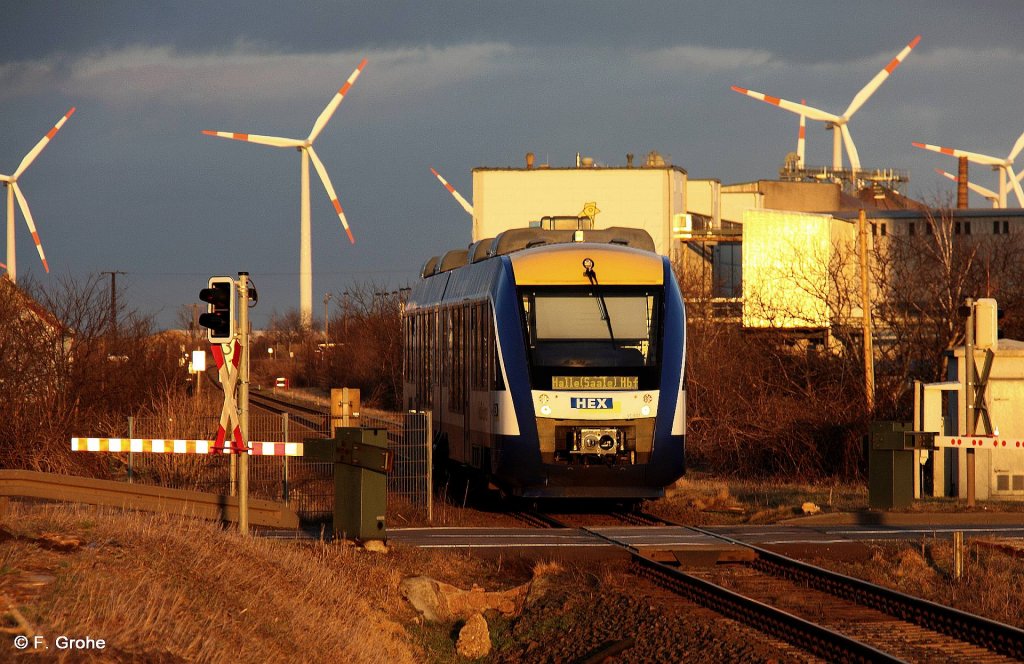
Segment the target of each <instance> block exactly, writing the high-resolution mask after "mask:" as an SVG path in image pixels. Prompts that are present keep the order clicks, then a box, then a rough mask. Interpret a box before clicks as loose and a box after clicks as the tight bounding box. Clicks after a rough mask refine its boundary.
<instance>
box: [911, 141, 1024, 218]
mask: <svg viewBox="0 0 1024 664" xmlns="http://www.w3.org/2000/svg"><path fill="white" fill-rule="evenodd" d="M914 147H915V148H921V149H922V150H931V151H932V152H939V153H941V154H948V155H950V156H953V157H967V159H968V160H969V161H972V162H974V163H975V164H983V165H985V166H991V167H992V168H993V169H998V170H999V207H1001V208H1005V207H1006V185H1007V182H1009V184H1010V185H1011V186H1012V187H1013V191H1014V193H1016V194H1017V202H1018V203H1020V206H1021V207H1024V188H1022V187H1021V184H1020V180H1021V178H1020V177H1018V176H1017V174H1016V173H1014V172H1013V162H1014V160H1016V159H1017V155H1019V154H1020V152H1021V150H1024V133H1022V134H1021V135H1020V136H1019V137H1018V138H1017V142H1016V143H1014V144H1013V149H1011V150H1010V154H1009V155H1007V156H1006V159H1000V158H999V157H992V156H990V155H987V154H979V153H977V152H968V151H967V150H957V149H955V148H944V147H942V146H941V145H929V144H927V143H914ZM1021 175H1022V176H1024V173H1022V174H1021Z"/></svg>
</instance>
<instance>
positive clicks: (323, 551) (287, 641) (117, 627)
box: [0, 504, 420, 662]
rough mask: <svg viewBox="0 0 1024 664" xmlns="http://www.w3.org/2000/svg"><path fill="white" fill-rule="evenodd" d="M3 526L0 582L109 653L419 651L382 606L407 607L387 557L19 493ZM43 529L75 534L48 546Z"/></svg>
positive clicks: (30, 609) (400, 654) (232, 655)
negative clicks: (22, 497) (60, 546)
mask: <svg viewBox="0 0 1024 664" xmlns="http://www.w3.org/2000/svg"><path fill="white" fill-rule="evenodd" d="M0 526H2V528H3V529H4V530H5V531H7V533H9V534H10V535H13V537H11V536H7V537H3V538H0V540H3V541H0V593H2V594H5V595H7V596H8V597H11V598H12V599H13V600H14V602H15V603H16V604H17V605H19V606H20V608H21V612H22V613H23V614H24V615H25V617H26V618H27V619H28V620H29V621H30V622H31V623H32V624H33V625H34V627H35V631H36V632H37V633H39V634H42V635H45V636H47V637H49V638H50V639H53V638H54V637H55V636H57V635H60V634H67V635H76V636H85V635H89V636H92V637H93V638H102V639H105V640H106V642H107V644H109V645H108V647H107V649H106V650H105V651H104V652H103V655H104V656H105V657H108V658H109V661H139V660H144V661H203V662H262V661H309V662H319V661H323V662H327V661H339V660H345V661H351V662H379V661H388V662H415V661H419V659H420V657H419V654H418V650H417V648H416V646H415V645H414V644H412V643H411V641H410V639H409V637H408V636H407V635H406V634H405V632H404V630H403V628H402V627H401V626H399V625H398V624H397V623H396V622H394V620H393V619H392V618H391V617H389V616H388V615H387V614H386V613H385V610H389V609H390V610H392V611H394V612H397V611H399V610H400V609H401V608H402V607H401V602H402V600H401V599H400V598H398V596H397V592H396V590H395V588H396V587H397V584H398V580H399V578H400V576H401V573H400V572H399V571H398V568H397V567H396V566H395V565H394V564H393V563H394V560H393V559H389V558H387V557H379V556H377V555H374V554H368V553H366V552H364V551H361V550H357V549H356V548H355V547H352V546H346V545H343V544H323V543H313V544H309V543H306V544H297V543H289V542H280V541H270V540H266V539H259V538H245V537H242V536H240V535H238V534H237V533H235V532H229V531H224V530H221V529H219V528H218V527H216V526H214V525H210V524H207V523H203V522H198V521H193V520H187V519H180V518H174V517H166V516H161V515H150V514H142V513H120V512H116V511H109V510H108V511H103V510H95V509H89V508H79V507H74V506H57V507H51V506H47V507H25V506H20V505H17V504H15V505H12V506H11V508H10V509H9V510H8V513H7V515H6V516H5V517H4V518H3V519H2V521H0ZM46 533H53V534H59V535H60V536H61V537H63V538H65V540H78V542H80V545H79V546H76V547H73V548H72V550H70V551H63V552H62V551H56V550H52V549H51V548H48V547H46V545H45V543H46V539H45V538H41V537H40V536H41V535H44V534H46ZM40 580H41V583H40ZM52 646H53V644H52V641H51V650H52ZM77 656H80V653H79V654H78V655H77ZM77 656H76V655H75V654H73V653H64V657H65V658H66V659H67V660H69V661H77V660H76V657H77ZM105 661H107V660H105Z"/></svg>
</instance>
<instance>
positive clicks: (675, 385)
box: [403, 228, 686, 501]
mask: <svg viewBox="0 0 1024 664" xmlns="http://www.w3.org/2000/svg"><path fill="white" fill-rule="evenodd" d="M421 276H422V279H421V280H420V282H419V283H418V284H417V285H416V287H415V288H413V290H412V292H411V294H410V296H409V299H408V301H407V303H406V305H405V309H404V312H403V335H404V357H405V367H404V372H405V379H404V380H405V385H404V400H405V406H406V407H407V408H409V409H410V410H428V411H431V412H432V413H433V418H432V419H433V429H434V432H433V433H434V447H435V465H436V463H437V462H439V461H447V462H450V463H454V464H457V465H461V466H463V467H465V468H467V469H469V470H470V471H471V472H473V473H475V474H477V475H478V476H479V477H480V478H481V479H486V480H487V481H488V482H490V483H492V484H494V485H496V486H497V487H498V488H499V489H500V490H501V491H502V492H503V493H505V494H507V495H511V496H519V497H524V498H530V499H538V498H610V499H616V500H623V501H636V500H641V499H646V498H656V497H659V496H662V495H663V494H664V489H665V487H666V486H668V485H670V484H671V483H673V482H674V481H675V480H677V479H678V478H679V477H680V476H681V475H682V474H683V472H684V470H685V456H684V449H685V434H686V418H685V416H686V392H685V384H684V358H685V344H686V332H685V310H684V306H683V300H682V297H681V296H680V293H679V287H678V285H677V283H676V280H675V278H674V276H673V272H672V267H671V265H670V263H669V261H668V259H667V258H665V257H663V256H660V255H658V254H656V253H654V243H653V241H652V240H651V238H650V236H649V235H648V234H647V233H646V232H645V231H640V230H636V229H627V228H609V229H602V230H585V231H582V230H577V231H556V230H541V229H515V230H510V231H506V232H504V233H502V234H501V235H499V236H498V237H497V238H495V239H493V240H483V241H481V242H478V243H475V244H474V245H471V246H470V248H469V249H468V250H465V249H463V250H456V251H451V252H448V253H447V254H445V255H444V256H443V257H441V258H433V259H431V260H429V261H427V263H426V265H424V268H423V271H422V275H421Z"/></svg>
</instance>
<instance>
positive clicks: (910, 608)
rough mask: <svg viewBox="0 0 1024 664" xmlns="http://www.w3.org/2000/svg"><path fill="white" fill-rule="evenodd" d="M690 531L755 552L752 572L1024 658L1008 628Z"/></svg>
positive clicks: (1018, 637)
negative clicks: (818, 591) (806, 586)
mask: <svg viewBox="0 0 1024 664" xmlns="http://www.w3.org/2000/svg"><path fill="white" fill-rule="evenodd" d="M690 528H691V529H692V530H694V531H696V532H699V533H703V534H705V535H708V536H711V537H715V538H717V539H720V540H722V541H725V542H729V543H731V544H737V545H740V546H744V547H747V548H750V549H753V550H754V551H755V552H756V553H757V560H755V561H754V562H753V563H750V564H751V565H753V566H754V567H755V568H756V569H760V570H762V571H765V572H768V573H770V574H773V575H776V576H783V577H786V578H789V579H792V580H795V581H799V582H801V583H805V584H807V585H808V586H810V587H812V588H815V589H816V590H820V591H823V592H826V593H828V594H830V595H835V596H838V597H842V598H844V599H847V600H849V601H852V602H855V603H857V604H860V605H862V606H867V607H870V608H872V609H875V610H876V611H881V612H882V613H885V614H888V615H890V616H893V617H894V618H899V619H900V620H905V621H907V622H911V623H914V624H916V625H919V626H921V627H924V628H925V629H929V630H934V631H936V632H941V633H942V634H945V635H947V636H950V637H952V638H954V639H957V640H959V641H966V642H967V643H971V644H973V645H976V646H980V647H982V648H985V649H987V650H991V651H993V652H996V653H999V654H1000V655H1005V656H1007V657H1013V658H1015V659H1018V660H1024V630H1021V629H1019V628H1017V627H1014V626H1012V625H1006V624H1004V623H1000V622H997V621H995V620H990V619H988V618H983V617H982V616H977V615H974V614H971V613H967V612H966V611H961V610H959V609H954V608H952V607H949V606H944V605H942V604H938V603H936V602H932V601H930V600H926V599H923V598H920V597H914V596H912V595H907V594H905V593H901V592H899V591H897V590H892V589H890V588H885V587H883V586H879V585H875V584H873V583H869V582H867V581H863V580H861V579H855V578H853V577H850V576H846V575H844V574H839V573H838V572H833V571H831V570H827V569H823V568H821V567H817V566H815V565H810V564H808V563H805V562H802V561H799V560H795V559H793V558H789V557H787V556H783V555H781V554H778V553H775V552H772V551H769V550H767V549H763V548H761V547H758V546H755V545H753V544H748V543H746V542H742V541H740V540H736V539H733V538H731V537H728V536H725V535H721V534H718V533H714V532H711V531H709V530H704V529H703V528H698V527H695V526H690Z"/></svg>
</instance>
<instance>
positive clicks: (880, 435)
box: [868, 422, 915, 510]
mask: <svg viewBox="0 0 1024 664" xmlns="http://www.w3.org/2000/svg"><path fill="white" fill-rule="evenodd" d="M912 429H913V426H912V425H911V424H910V423H909V422H872V423H871V429H870V433H869V434H868V507H870V508H871V509H881V510H888V509H901V508H904V507H910V505H911V504H912V503H913V502H914V471H915V468H914V437H913V436H908V435H906V434H907V433H909V432H911V431H912Z"/></svg>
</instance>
